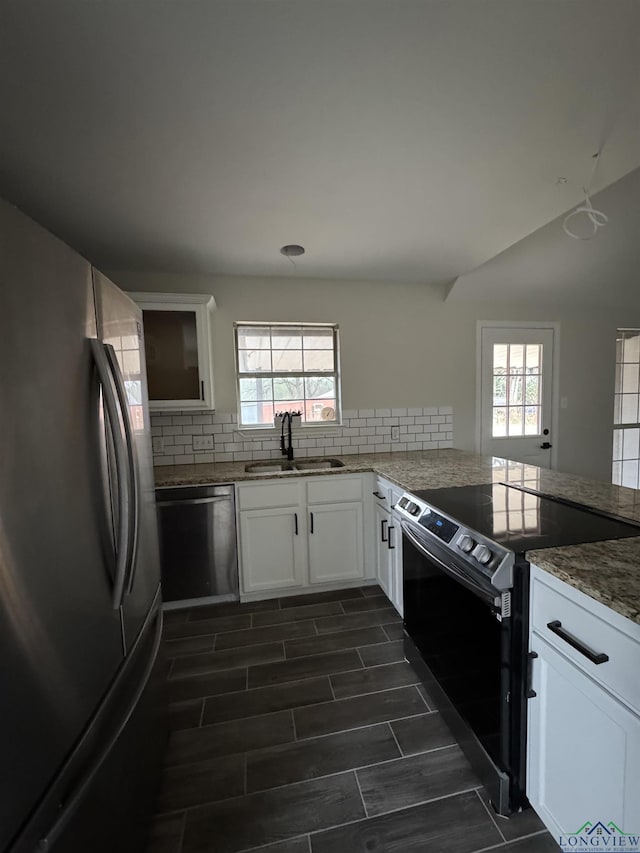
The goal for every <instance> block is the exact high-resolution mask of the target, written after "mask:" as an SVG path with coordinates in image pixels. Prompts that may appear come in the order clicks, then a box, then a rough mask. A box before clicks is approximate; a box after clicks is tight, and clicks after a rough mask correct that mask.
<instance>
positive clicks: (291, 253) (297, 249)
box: [280, 243, 305, 267]
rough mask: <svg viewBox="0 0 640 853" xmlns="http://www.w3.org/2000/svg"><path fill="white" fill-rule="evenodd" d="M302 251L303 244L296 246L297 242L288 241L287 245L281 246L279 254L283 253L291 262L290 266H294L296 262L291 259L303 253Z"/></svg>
mask: <svg viewBox="0 0 640 853" xmlns="http://www.w3.org/2000/svg"><path fill="white" fill-rule="evenodd" d="M304 251H305V250H304V246H298V244H297V243H289V245H288V246H283V247H282V248H281V249H280V254H281V255H284V256H285V258H287V259H288V260H289V261H290V262H291V266H293V267H295V265H296V262H295V261H294V260H293V259H294V258H297V257H299V256H300V255H304Z"/></svg>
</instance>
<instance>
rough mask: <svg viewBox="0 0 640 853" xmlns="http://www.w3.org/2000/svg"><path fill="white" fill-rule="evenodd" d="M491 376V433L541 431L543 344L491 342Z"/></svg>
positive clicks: (500, 434)
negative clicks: (492, 343)
mask: <svg viewBox="0 0 640 853" xmlns="http://www.w3.org/2000/svg"><path fill="white" fill-rule="evenodd" d="M492 379H493V403H492V415H493V416H492V429H491V434H492V437H493V438H499V437H502V436H507V435H508V436H514V435H540V433H541V431H542V430H541V417H540V411H541V406H542V396H541V390H542V344H494V345H493V370H492Z"/></svg>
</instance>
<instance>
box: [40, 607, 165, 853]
mask: <svg viewBox="0 0 640 853" xmlns="http://www.w3.org/2000/svg"><path fill="white" fill-rule="evenodd" d="M162 625H163V621H162V609H159V610H158V616H157V619H156V625H155V630H154V638H153V649H152V651H151V655H150V657H149V661H148V663H147V665H146V668H145V671H144V674H143V675H142V678H141V679H140V682H139V684H138V686H137V688H136V691H135V694H134V696H133V698H132V699H131V701H130V702H129V705H128V708H127V710H126V712H125V714H124V715H123V717H122V719H121V722H120V724H119V725H118V728H117V729H116V731H115V732H114V733H113V734H112V736H111V737H110V739H109V741H108V742H107V743H106V744H105V745H104V746H103V747H102V749H101V750H100V753H99V755H98V756H97V758H96V760H95V762H94V763H93V766H92V767H91V769H90V770H89V772H88V773H87V774H86V775H85V776H84V778H82V779H81V780H80V781H79V783H78V784H77V786H76V787H75V788H74V789H72V791H71V792H70V794H69V796H68V797H67V799H66V801H65V803H64V805H63V807H62V810H61V811H60V814H59V815H58V818H57V820H56V821H55V823H54V824H53V826H52V827H51V828H50V829H49V831H48V832H47V834H46V835H45V836H44V838H41V839H40V842H39V844H38V847H37V848H36V850H37V853H46V851H47V850H50V849H51V847H52V846H53V845H54V844H55V842H56V840H57V839H58V838H59V837H60V835H61V834H62V832H63V831H64V829H65V827H66V826H67V825H68V823H69V821H70V820H71V818H72V817H73V816H74V814H75V813H76V811H77V810H78V808H79V806H80V805H81V803H82V800H83V797H84V795H85V793H86V791H87V789H88V788H89V787H90V785H91V783H92V782H93V780H94V779H95V777H96V776H97V775H98V771H99V770H100V768H101V767H102V765H103V764H104V762H105V761H106V759H107V758H108V757H109V753H110V752H111V750H112V749H113V748H114V746H115V744H116V743H117V741H118V739H119V738H120V736H121V734H122V732H123V731H124V730H125V728H126V727H127V723H128V722H129V720H130V719H131V715H132V714H133V712H134V711H135V710H136V708H137V706H138V703H139V702H140V699H141V697H142V694H143V693H144V691H145V688H146V686H147V684H148V682H149V679H150V678H151V675H152V673H153V668H154V666H155V663H156V658H157V657H158V651H159V649H160V642H161V640H162Z"/></svg>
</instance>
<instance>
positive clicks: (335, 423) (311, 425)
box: [233, 320, 342, 432]
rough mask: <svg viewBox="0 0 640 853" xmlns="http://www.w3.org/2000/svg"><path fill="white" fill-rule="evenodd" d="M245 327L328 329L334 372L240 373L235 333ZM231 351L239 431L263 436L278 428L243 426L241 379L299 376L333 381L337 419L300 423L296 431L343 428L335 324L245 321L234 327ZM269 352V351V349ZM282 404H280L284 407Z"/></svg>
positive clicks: (272, 425) (255, 425)
mask: <svg viewBox="0 0 640 853" xmlns="http://www.w3.org/2000/svg"><path fill="white" fill-rule="evenodd" d="M247 326H253V327H255V328H263V329H264V328H268V329H277V328H284V329H294V328H299V329H302V330H303V332H304V331H312V330H314V329H318V330H322V331H326V330H327V329H330V330H331V331H332V333H333V357H334V370H333V371H298V372H294V371H290V370H288V371H273V370H272V371H268V372H267V371H265V372H260V371H256V372H244V373H243V372H241V371H240V349H239V346H238V330H239V329H240V328H244V327H247ZM233 349H234V357H235V373H236V404H237V418H238V429H239V430H241V431H243V432H245V431H249V430H259V431H261V432H265V431H268V430H271V431H272V432H276V431H277V427H276V426H275V424H273V423H270V424H244V423H243V422H242V401H241V399H240V380H241V379H251V378H256V377H258V376H259V377H262V378H264V379H274V378H275V379H278V378H285V379H290V378H292V377H294V376H300V377H302V378H303V379H304V378H306V377H310V376H318V375H322V376H326V377H333V379H334V381H335V389H336V396H335V401H336V406H335V408H336V416H335V420H332V421H301V422H300V424H299V425H298V426H297V427H296V429H297V430H298V429H301V430H307V429H309V430H318V429H320V430H327V429H329V430H331V429H334V428H335V427H341V426H342V387H341V386H342V379H341V372H340V330H339V326H338V324H337V323H307V322H304V323H301V322H299V321H294V322H283V321H278V322H269V321H265V322H263V321H258V320H246V321H244V322H241V321H236V322H234V324H233ZM270 351H272V349H271V348H270ZM273 403H274V408H275V407H276V404H277V403H278V401H277V400H273ZM284 403H285V401H283V405H284Z"/></svg>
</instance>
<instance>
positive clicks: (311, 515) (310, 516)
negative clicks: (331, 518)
mask: <svg viewBox="0 0 640 853" xmlns="http://www.w3.org/2000/svg"><path fill="white" fill-rule="evenodd" d="M309 520H310V521H311V530H310V532H311V533H313V513H312V512H310V513H309Z"/></svg>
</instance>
